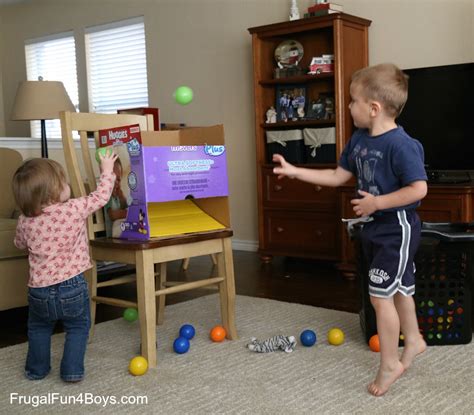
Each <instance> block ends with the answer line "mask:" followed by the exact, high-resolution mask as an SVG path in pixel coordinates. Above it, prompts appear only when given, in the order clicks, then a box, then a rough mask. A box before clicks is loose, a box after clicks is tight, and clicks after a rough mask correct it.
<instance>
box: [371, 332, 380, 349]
mask: <svg viewBox="0 0 474 415" xmlns="http://www.w3.org/2000/svg"><path fill="white" fill-rule="evenodd" d="M369 347H370V350H372V351H373V352H380V340H379V335H378V334H374V335H373V336H372V337H371V338H370V340H369Z"/></svg>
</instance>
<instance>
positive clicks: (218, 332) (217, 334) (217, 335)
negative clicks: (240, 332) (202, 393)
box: [210, 326, 227, 342]
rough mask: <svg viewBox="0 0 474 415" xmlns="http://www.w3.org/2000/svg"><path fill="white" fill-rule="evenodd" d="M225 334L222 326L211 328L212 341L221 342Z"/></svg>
mask: <svg viewBox="0 0 474 415" xmlns="http://www.w3.org/2000/svg"><path fill="white" fill-rule="evenodd" d="M226 335H227V333H226V331H225V328H224V327H222V326H215V327H213V328H212V330H211V333H210V337H211V340H212V341H213V342H221V341H223V340H224V339H225V336H226Z"/></svg>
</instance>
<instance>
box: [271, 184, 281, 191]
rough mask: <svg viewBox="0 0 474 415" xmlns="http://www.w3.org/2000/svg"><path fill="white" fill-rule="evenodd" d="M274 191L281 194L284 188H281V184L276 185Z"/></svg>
mask: <svg viewBox="0 0 474 415" xmlns="http://www.w3.org/2000/svg"><path fill="white" fill-rule="evenodd" d="M273 189H274V190H275V192H279V191H280V190H282V189H283V186H280V185H279V184H276V185H275V186H274V187H273Z"/></svg>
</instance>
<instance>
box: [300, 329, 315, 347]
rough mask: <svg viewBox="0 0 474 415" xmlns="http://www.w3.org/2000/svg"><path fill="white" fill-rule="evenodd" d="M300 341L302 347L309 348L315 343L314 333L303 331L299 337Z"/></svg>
mask: <svg viewBox="0 0 474 415" xmlns="http://www.w3.org/2000/svg"><path fill="white" fill-rule="evenodd" d="M300 341H301V344H302V345H303V346H306V347H311V346H313V345H314V344H315V343H316V333H315V332H314V331H313V330H305V331H303V332H302V333H301V335H300Z"/></svg>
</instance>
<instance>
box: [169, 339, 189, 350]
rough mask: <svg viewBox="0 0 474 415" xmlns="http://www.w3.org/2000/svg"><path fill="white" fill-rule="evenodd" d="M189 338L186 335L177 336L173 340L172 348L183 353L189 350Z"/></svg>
mask: <svg viewBox="0 0 474 415" xmlns="http://www.w3.org/2000/svg"><path fill="white" fill-rule="evenodd" d="M189 346H190V343H189V340H188V339H187V338H186V337H178V338H177V339H176V340H175V341H174V342H173V350H174V351H175V352H176V353H178V354H184V353H186V352H187V351H188V350H189Z"/></svg>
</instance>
